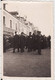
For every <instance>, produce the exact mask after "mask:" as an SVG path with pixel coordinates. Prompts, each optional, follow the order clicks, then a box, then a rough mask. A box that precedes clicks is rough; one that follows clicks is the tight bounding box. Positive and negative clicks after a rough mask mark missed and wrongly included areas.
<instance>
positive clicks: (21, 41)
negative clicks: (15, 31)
mask: <svg viewBox="0 0 55 80" xmlns="http://www.w3.org/2000/svg"><path fill="white" fill-rule="evenodd" d="M24 47H25V36H24V33H23V32H21V36H20V48H21V53H22V52H24Z"/></svg>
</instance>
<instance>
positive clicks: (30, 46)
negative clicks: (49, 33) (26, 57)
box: [28, 32, 32, 52]
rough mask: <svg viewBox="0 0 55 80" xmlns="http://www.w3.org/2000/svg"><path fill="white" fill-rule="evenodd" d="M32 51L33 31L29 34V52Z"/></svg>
mask: <svg viewBox="0 0 55 80" xmlns="http://www.w3.org/2000/svg"><path fill="white" fill-rule="evenodd" d="M30 51H32V35H31V32H29V36H28V52H30Z"/></svg>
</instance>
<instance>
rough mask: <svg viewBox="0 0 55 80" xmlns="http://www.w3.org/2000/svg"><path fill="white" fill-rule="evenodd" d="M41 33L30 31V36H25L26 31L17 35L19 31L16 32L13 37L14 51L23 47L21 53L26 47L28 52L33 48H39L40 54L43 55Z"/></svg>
mask: <svg viewBox="0 0 55 80" xmlns="http://www.w3.org/2000/svg"><path fill="white" fill-rule="evenodd" d="M40 36H41V33H40V32H39V31H37V35H36V32H34V33H33V35H31V32H29V36H27V37H25V36H24V33H23V32H22V33H21V35H20V36H19V35H17V32H15V36H14V37H13V53H15V49H16V48H17V49H18V52H19V48H20V49H21V53H22V52H24V50H25V48H26V49H28V52H31V51H32V50H34V51H35V50H36V49H38V54H39V55H41V46H40V45H41V37H40Z"/></svg>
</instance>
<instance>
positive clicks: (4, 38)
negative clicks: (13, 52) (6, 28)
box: [3, 35, 6, 52]
mask: <svg viewBox="0 0 55 80" xmlns="http://www.w3.org/2000/svg"><path fill="white" fill-rule="evenodd" d="M3 52H6V37H5V35H3Z"/></svg>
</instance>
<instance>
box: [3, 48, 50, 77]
mask: <svg viewBox="0 0 55 80" xmlns="http://www.w3.org/2000/svg"><path fill="white" fill-rule="evenodd" d="M50 57H51V54H50V50H49V49H44V50H42V55H38V53H37V51H36V52H29V53H28V52H27V51H25V52H24V53H20V52H19V53H18V52H16V53H12V49H10V50H8V51H7V52H6V53H4V75H5V76H15V77H50V76H51V59H50Z"/></svg>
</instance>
